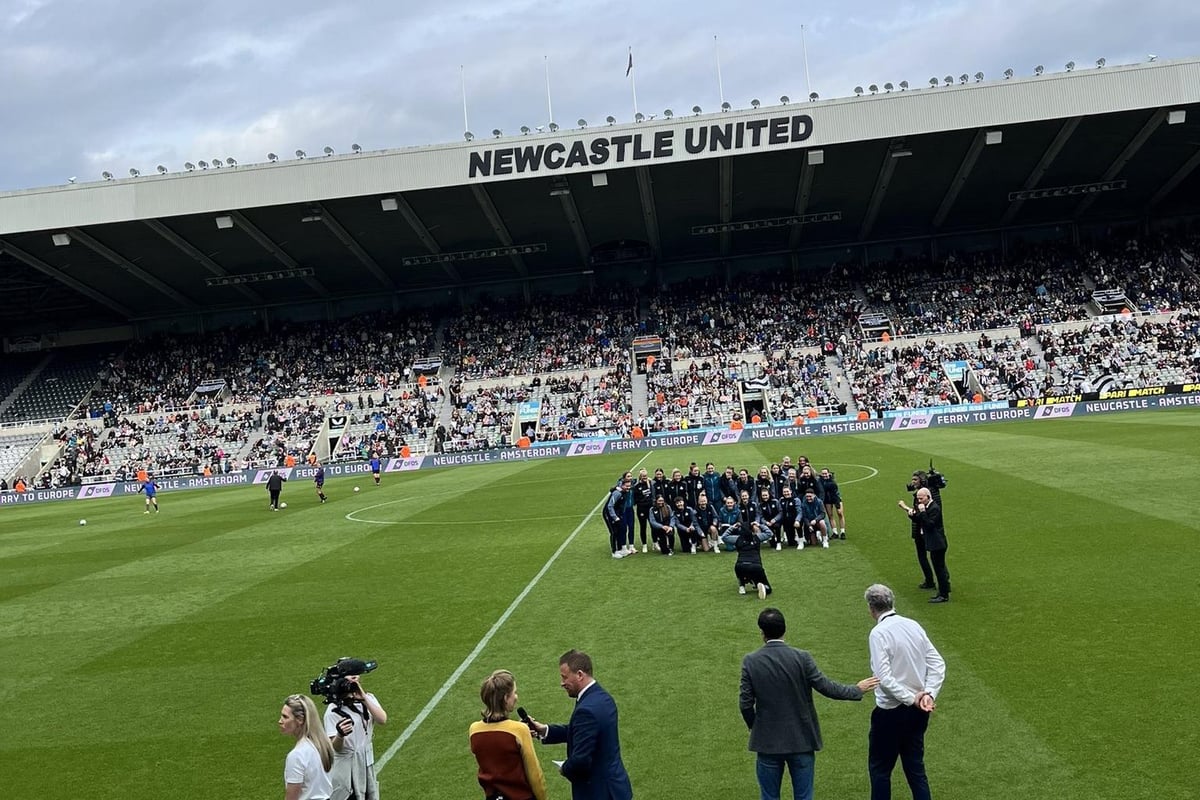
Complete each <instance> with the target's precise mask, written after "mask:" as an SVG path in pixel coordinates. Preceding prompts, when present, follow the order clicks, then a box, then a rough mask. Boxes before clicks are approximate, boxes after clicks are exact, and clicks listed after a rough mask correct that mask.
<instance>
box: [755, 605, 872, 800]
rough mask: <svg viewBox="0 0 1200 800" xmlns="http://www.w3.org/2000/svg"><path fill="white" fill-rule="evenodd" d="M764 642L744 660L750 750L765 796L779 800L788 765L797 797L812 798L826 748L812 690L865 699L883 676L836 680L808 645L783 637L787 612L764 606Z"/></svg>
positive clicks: (839, 697) (760, 623) (764, 798)
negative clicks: (820, 752) (849, 682)
mask: <svg viewBox="0 0 1200 800" xmlns="http://www.w3.org/2000/svg"><path fill="white" fill-rule="evenodd" d="M758 627H759V630H761V631H762V637H763V646H762V647H760V648H759V649H758V650H755V651H754V652H753V653H750V654H749V655H747V656H746V657H745V658H744V659H742V681H741V695H740V697H739V702H738V705H739V706H740V708H741V711H742V718H743V719H745V720H746V727H748V728H749V729H750V748H749V749H750V750H751V751H752V752H755V753H757V754H758V763H757V765H756V773H757V775H758V787H759V793H760V796H761V798H762V800H779V790H780V788H781V787H782V786H783V768H784V765H785V764H786V765H787V768H788V771H789V772H790V773H791V776H792V796H793V798H794V799H795V800H812V796H813V768H814V765H815V763H816V752H817V751H818V750H820V749H821V726H820V723H818V721H817V709H816V707H815V706H814V705H813V697H812V693H813V689H816V690H817V691H818V692H820V693H821V694H823V695H825V696H826V697H829V698H832V699H834V700H861V699H862V696H863V692H867V691H870V690H871V689H874V688H875V687H876V686H877V685H878V684H879V680H878V679H876V678H874V677H871V678H864V679H863V680H861V681H859V682H858V684H857V685H856V686H847V685H845V684H841V683H837V682H836V681H831V680H829V678H826V677H825V676H824V675H823V674H821V670H820V669H818V668H817V662H816V661H814V660H813V657H812V655H810V654H809V653H808V652H807V651H805V650H798V649H796V648H795V647H791V646H790V645H788V644H787V643H786V642H784V641H783V635H784V633H786V632H787V624H786V623H785V622H784V619H783V613H782V612H781V611H780V610H779V609H777V608H767V609H764V610H763V612H762V613H761V614H759V615H758Z"/></svg>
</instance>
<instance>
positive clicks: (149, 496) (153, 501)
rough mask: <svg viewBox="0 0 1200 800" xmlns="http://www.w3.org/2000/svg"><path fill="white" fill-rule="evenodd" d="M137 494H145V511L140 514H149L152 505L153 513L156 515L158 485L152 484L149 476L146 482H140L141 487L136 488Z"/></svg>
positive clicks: (152, 480) (152, 479)
mask: <svg viewBox="0 0 1200 800" xmlns="http://www.w3.org/2000/svg"><path fill="white" fill-rule="evenodd" d="M138 492H139V493H141V492H145V493H146V510H145V511H143V512H142V513H143V514H149V513H150V506H152V505H153V506H154V513H155V514H157V513H158V484H157V483H155V482H154V478H151V477H150V476H148V475H147V476H146V480H144V481H143V482H142V485H141V486H139V487H138Z"/></svg>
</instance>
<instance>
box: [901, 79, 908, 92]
mask: <svg viewBox="0 0 1200 800" xmlns="http://www.w3.org/2000/svg"><path fill="white" fill-rule="evenodd" d="M907 88H908V81H900V91H902V92H903V91H904V90H905V89H907Z"/></svg>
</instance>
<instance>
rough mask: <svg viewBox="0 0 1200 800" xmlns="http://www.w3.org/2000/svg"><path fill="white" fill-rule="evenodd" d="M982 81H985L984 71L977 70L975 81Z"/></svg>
mask: <svg viewBox="0 0 1200 800" xmlns="http://www.w3.org/2000/svg"><path fill="white" fill-rule="evenodd" d="M982 81H983V73H982V72H976V73H975V82H976V83H981V82H982Z"/></svg>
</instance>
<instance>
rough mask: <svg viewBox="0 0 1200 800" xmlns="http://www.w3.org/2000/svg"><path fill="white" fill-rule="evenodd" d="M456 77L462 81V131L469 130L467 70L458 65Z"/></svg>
mask: <svg viewBox="0 0 1200 800" xmlns="http://www.w3.org/2000/svg"><path fill="white" fill-rule="evenodd" d="M458 76H459V78H460V79H461V81H462V98H463V131H464V132H465V131H469V130H471V123H470V122H468V121H467V70H466V68H465V67H463V65H462V64H459V65H458Z"/></svg>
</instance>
